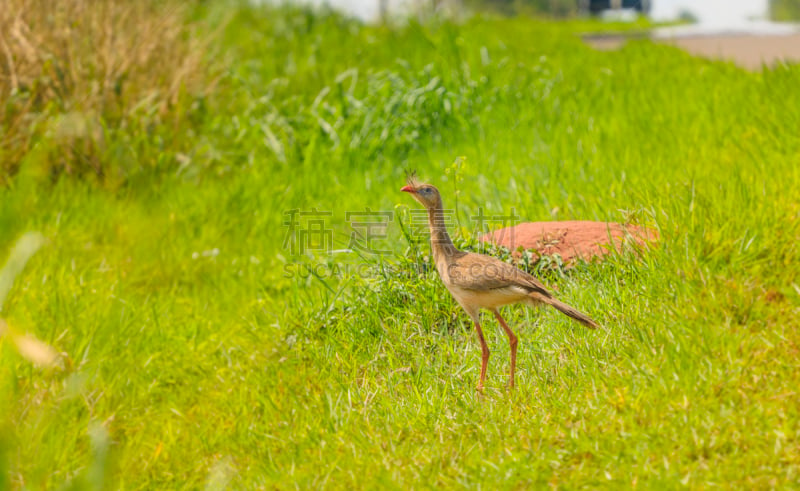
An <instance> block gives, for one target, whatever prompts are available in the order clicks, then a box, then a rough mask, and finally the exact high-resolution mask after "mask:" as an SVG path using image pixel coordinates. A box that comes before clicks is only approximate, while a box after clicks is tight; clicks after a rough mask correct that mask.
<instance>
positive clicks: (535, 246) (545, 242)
mask: <svg viewBox="0 0 800 491" xmlns="http://www.w3.org/2000/svg"><path fill="white" fill-rule="evenodd" d="M658 238H659V237H658V232H657V231H656V230H653V229H650V228H646V227H640V226H637V225H623V224H620V223H613V222H590V221H563V222H560V221H558V222H527V223H521V224H519V225H516V226H514V227H506V228H502V229H499V230H495V231H494V232H492V233H489V234H485V235H484V236H482V237H481V239H480V240H481V241H482V242H491V243H494V244H496V245H499V246H503V247H506V248H508V249H509V250H512V251H517V250H518V249H519V248H520V247H521V248H523V249H526V250H533V251H534V253H536V255H538V256H539V257H541V256H552V255H554V254H558V255H560V256H561V259H562V260H563V261H564V264H566V265H570V264H572V263H574V262H575V260H577V259H583V260H584V261H591V260H592V259H593V258H602V257H603V256H605V255H607V254H609V253H611V252H612V251H617V252H620V251H622V250H623V248H624V247H625V246H626V245H630V246H634V247H637V248H641V247H643V246H647V245H649V244H652V243H654V242H656V241H658Z"/></svg>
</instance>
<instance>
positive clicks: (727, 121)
mask: <svg viewBox="0 0 800 491" xmlns="http://www.w3.org/2000/svg"><path fill="white" fill-rule="evenodd" d="M9 1H11V0H9ZM70 1H71V2H73V3H80V1H81V0H70ZM143 4H147V5H158V3H155V2H154V3H148V2H143ZM224 7H225V6H224V5H222V6H220V5H219V4H215V3H213V2H211V3H201V4H199V5H198V6H194V5H193V6H192V7H191V8H186V9H180V10H174V11H170V13H169V15H170V17H167V19H169V20H170V22H171V23H167V22H166V21H165V22H163V23H160V24H158V26H160V27H158V28H159V29H164V28H166V27H164V26H167V27H169V28H170V29H172V28H174V29H177V31H176V33H175V34H174V35H172V36H169V37H163V39H164V40H165V41H164V42H165V43H166V42H167V41H169V42H170V43H171V44H170V49H169V50H161V48H162V47H163V46H161V47H159V46H155V47H152V49H151V50H150V51H148V53H149V55H148V56H141V57H137V58H136V59H137V60H139V61H138V63H141V67H142V68H141V71H130V72H127V71H120V72H119V74H118V75H114V77H116V78H114V79H113V80H112V82H110V83H105V82H103V81H102V79H100V78H99V77H103V76H106V81H108V80H109V78H108V76H107V74H108V73H116V72H113V70H105V71H104V70H92V69H90V68H91V67H90V66H89V65H87V64H84V65H81V67H79V68H80V69H85V70H87V72H86V74H85V75H80V76H78V75H75V79H74V80H73V81H72V82H71V83H70V84H67V83H66V82H64V87H70V88H71V90H72V92H67V91H65V90H61V89H59V88H58V87H59V86H58V85H53V87H54V88H53V90H50V91H49V92H42V94H44V95H41V94H40V95H41V97H40V98H38V99H37V98H34V97H32V96H31V97H28V96H26V94H28V95H30V94H33V93H34V92H35V90H38V89H36V88H37V87H38V88H41V87H49V86H48V85H47V84H48V83H51V82H52V81H53V80H58V79H57V78H53V77H50V76H49V75H48V73H50V72H47V70H50V69H51V68H52V66H58V64H57V61H56V62H52V63H55V65H53V64H52V63H51V64H47V63H43V64H42V65H41V66H42V67H44V68H42V71H41V73H40V72H37V71H36V70H37V68H36V67H34V66H33V65H31V66H32V67H33V68H30V71H29V73H31V74H32V75H31V77H34V78H33V79H32V80H34V79H35V80H38V82H36V84H34V83H31V84H28V85H27V86H26V87H28V89H26V88H25V87H23V85H22V84H21V83H20V84H18V85H19V87H18V88H17V90H16V92H13V94H14V96H13V97H11V96H9V94H11V93H12V92H11V91H10V89H9V90H8V91H7V92H4V93H3V97H5V100H4V101H3V104H5V112H4V113H3V114H4V115H3V116H0V118H3V119H0V130H2V131H3V132H4V137H3V139H0V143H1V144H2V145H3V146H2V148H0V157H2V158H3V159H4V162H3V165H2V166H0V168H2V169H4V172H5V174H4V176H5V184H4V187H3V188H2V190H0V193H2V199H1V200H0V231H1V232H2V233H1V234H0V239H2V240H0V249H1V250H2V254H0V256H1V257H2V258H0V264H1V263H2V262H3V261H4V260H5V259H4V258H5V256H6V255H7V254H8V253H9V251H11V249H12V247H13V246H14V243H15V242H16V240H17V239H18V238H19V237H20V236H22V235H23V233H25V232H28V231H38V232H40V233H41V234H43V236H44V237H45V243H44V245H43V246H42V248H41V249H40V250H39V251H38V252H37V253H36V254H35V255H33V257H32V258H31V259H30V260H29V261H28V263H27V264H26V265H25V268H24V269H23V270H22V271H21V272H20V273H19V274H18V275H17V277H16V279H15V282H14V286H13V288H12V289H11V291H10V292H9V294H8V296H7V298H6V299H5V302H3V303H2V311H0V317H2V318H4V319H5V321H6V322H7V323H8V326H10V328H11V329H13V331H14V332H15V333H17V334H18V335H19V334H21V333H30V334H31V335H34V336H36V337H37V338H38V339H39V340H41V341H43V342H44V343H47V344H48V345H50V346H52V347H53V348H54V349H55V350H57V351H58V352H59V353H61V359H60V360H59V361H58V362H57V363H56V366H53V367H39V366H36V365H34V364H32V363H31V362H30V361H29V360H28V359H26V358H25V357H24V356H20V353H18V350H17V349H16V348H15V344H14V343H13V342H9V340H10V339H12V338H11V337H10V335H6V336H5V337H3V338H0V428H2V429H1V430H0V489H4V488H11V489H23V488H24V489H104V488H113V489H116V488H119V489H196V488H202V487H205V488H206V489H221V488H223V487H226V486H227V487H230V488H231V489H291V488H300V489H309V488H314V489H316V488H329V489H353V488H370V489H374V488H385V489H409V488H423V489H425V488H437V489H439V488H462V487H466V488H481V489H525V488H534V487H535V488H538V487H544V486H553V487H563V488H580V487H592V488H600V487H609V488H627V487H641V488H645V489H652V488H655V489H662V488H667V489H670V488H678V487H692V488H706V487H712V486H721V487H741V488H772V487H791V486H792V485H796V483H797V481H798V479H800V414H798V413H799V412H800V391H798V387H800V315H798V314H800V279H798V273H800V245H799V244H800V193H799V192H798V189H800V132H798V128H800V92H799V91H797V90H796V88H797V86H798V84H799V83H800V66H798V65H780V66H777V67H775V68H774V69H770V70H761V71H755V72H751V71H745V70H743V69H740V68H738V67H736V66H734V65H733V64H730V63H723V62H714V61H707V60H701V59H698V58H694V57H692V56H690V55H688V54H686V53H685V52H683V51H681V50H679V49H677V48H674V47H670V46H664V45H658V44H654V43H651V42H649V41H645V40H640V41H632V42H630V43H629V44H628V45H626V46H625V47H624V48H623V49H621V50H619V51H613V52H598V51H594V50H592V49H591V48H590V47H588V46H586V45H584V44H583V43H582V42H581V41H580V39H579V38H578V37H577V36H576V35H575V33H576V32H578V31H580V30H581V29H585V28H586V26H585V22H581V23H570V22H560V23H554V22H545V21H541V20H533V19H526V18H516V19H497V18H481V17H476V18H473V19H471V20H467V21H464V22H463V23H453V22H449V21H444V20H437V19H431V20H428V21H425V22H424V23H418V22H410V23H407V24H403V25H398V26H365V25H362V24H360V23H358V22H355V21H352V20H348V19H346V18H342V17H340V16H338V15H335V14H332V13H329V12H317V13H311V12H308V11H304V10H295V9H288V8H281V9H268V8H252V7H229V6H228V7H226V8H224ZM154 8H155V7H154ZM134 14H136V15H134ZM126 15H127V17H126ZM137 15H140V16H146V15H152V13H149V12H148V11H146V10H144V11H142V12H139V11H135V12H133V14H125V15H121V16H120V17H119V18H120V19H126V18H127V19H130V22H127V23H125V25H126V26H129V27H127V28H128V29H130V30H132V31H131V32H129V33H128V36H129V37H128V38H126V39H128V40H129V41H130V42H131V43H134V44H131V45H130V46H128V48H129V50H127V51H125V53H124V54H126V55H127V54H130V56H134V55H135V54H136V53H137V52H136V49H137V48H138V47H140V46H139V45H136V44H135V43H136V41H135V40H136V39H143V38H139V37H137V36H136V35H135V34H136V28H137V27H136V26H137V25H139V24H137V22H139V21H140V20H141V18H140V17H137ZM176 16H177V17H176ZM56 18H57V17H56ZM65 18H68V16H67V17H65ZM109 18H112V17H109ZM86 25H90V23H88V22H87V23H86ZM170 26H173V27H170ZM181 26H184V27H181ZM73 27H74V26H73ZM101 27H102V26H101ZM101 27H98V29H99V30H98V32H104V31H102V29H101ZM147 28H148V29H150V28H152V26H150V27H147ZM153 29H155V28H153ZM9 32H10V31H9ZM20 32H25V31H20ZM54 32H55V31H54ZM59 32H61V31H59ZM151 38H152V37H151ZM69 39H73V40H74V39H75V37H72V38H69ZM148 39H150V38H148ZM131 40H132V41H131ZM10 42H11V41H9V42H8V43H7V44H9V43H10ZM44 42H45V41H42V43H44ZM68 42H71V41H67V44H64V45H65V46H69V44H68ZM181 43H185V44H181ZM61 44H63V43H61V42H60V41H59V42H53V45H55V46H57V45H61ZM9 45H10V44H9ZM11 46H12V47H13V45H11ZM42 46H44V44H42ZM76 46H78V47H80V46H84V45H82V44H80V43H78V44H76ZM109 46H111V47H110V48H109V49H110V50H111V51H109V52H110V53H112V54H113V53H119V51H115V48H113V46H112V45H110V44H109ZM181 50H183V51H181ZM190 53H191V55H192V58H191V59H190V58H189V57H188V56H189V55H188V54H190ZM87 56H88V55H87ZM108 56H109V57H111V55H108ZM107 58H108V57H107ZM111 58H113V57H111ZM111 58H108V59H111ZM38 59H42V60H44V59H50V58H46V57H40V58H38ZM54 59H55V60H58V58H54ZM104 59H105V58H104ZM174 60H180V61H181V63H177V62H174ZM101 61H102V60H101ZM65 63H68V61H65ZM19 66H22V65H19ZM37 66H38V65H37ZM98 66H99V65H98ZM120 66H121V65H120ZM48 67H51V68H48ZM87 67H89V68H87ZM187 67H188V68H187ZM75 70H76V71H75V72H74V73H78V72H77V70H78V68H76V69H75ZM178 70H183V71H182V72H180V73H177V72H176V71H178ZM8 73H9V72H8V71H7V70H6V71H4V72H0V74H4V78H3V79H0V80H5V81H6V82H8V80H10V77H9V75H8ZM37 73H38V74H39V75H37ZM54 73H55V72H54ZM58 73H62V72H58ZM63 73H67V74H68V73H69V72H68V71H63ZM137 73H139V74H140V76H136V74H137ZM104 74H106V75H104ZM15 76H16V77H17V78H18V79H19V78H20V77H22V72H21V71H19V70H17V71H16V72H15ZM36 77H39V78H36ZM91 77H98V80H100V81H99V82H97V83H94V82H92V81H93V80H95V79H93V78H91ZM81 80H84V81H85V83H87V84H90V82H91V83H92V84H94V85H91V84H90V85H91V87H94V88H95V89H96V88H97V87H105V88H106V89H107V90H106V89H103V90H100V91H98V90H99V89H97V90H95V89H92V90H89V89H87V90H86V91H85V93H84V92H81V91H79V90H77V89H80V88H81V86H80V85H79V84H80V81H81ZM37 84H38V85H37ZM20 87H21V88H20ZM31 87H32V88H31ZM0 88H2V87H0ZM26 90H29V91H30V92H25V91H26ZM76 94H77V95H76ZM81 94H89V95H81ZM98 94H99V95H98ZM48 97H49V99H47V98H48ZM48 101H50V102H48ZM48 128H50V129H48ZM53 128H55V129H53ZM15 132H16V133H15ZM98 135H101V136H98ZM461 157H464V158H463V159H462V158H461ZM407 169H416V170H417V172H418V173H419V175H420V176H421V177H422V178H423V179H426V180H429V181H430V182H432V183H434V184H436V185H437V186H439V188H440V189H441V190H442V193H443V196H444V199H445V206H447V207H449V208H452V209H453V210H455V212H456V213H455V214H454V220H453V224H452V227H451V233H452V234H453V235H455V236H457V237H458V241H459V243H461V244H466V245H467V246H470V247H476V246H475V241H474V239H475V230H474V220H472V219H471V217H473V216H475V215H477V214H478V213H479V212H481V211H482V212H483V213H486V214H489V215H491V216H504V215H507V214H509V213H511V209H512V208H513V209H514V212H515V213H516V214H517V215H519V216H520V217H521V219H522V220H525V221H535V220H608V221H619V222H629V223H637V224H644V225H648V226H652V227H655V228H657V229H658V231H659V232H660V235H661V241H660V243H659V245H658V247H656V248H653V249H650V250H648V251H646V252H645V253H643V254H641V255H638V256H637V255H636V254H628V253H626V254H616V255H613V256H612V257H611V258H610V259H609V260H608V261H605V262H602V263H591V264H580V265H578V266H577V267H575V268H572V269H569V270H564V269H562V268H560V267H558V265H557V261H555V263H556V264H555V266H553V264H554V262H552V261H551V262H548V263H547V264H539V265H533V266H531V267H532V269H533V270H534V271H536V272H537V274H538V275H539V276H540V277H541V278H542V280H543V281H544V282H545V283H546V284H548V285H550V286H551V287H552V288H554V289H555V290H557V291H558V295H559V296H560V297H561V298H562V299H563V300H565V301H567V302H568V303H570V304H573V305H575V306H577V307H579V308H580V309H581V310H583V311H586V312H587V313H589V314H590V315H592V316H593V317H594V318H595V319H597V320H598V321H599V322H600V323H601V324H602V325H603V329H602V330H598V331H589V330H586V329H583V328H582V327H581V326H578V325H576V324H573V323H571V322H570V321H569V319H567V318H566V317H564V316H560V315H559V314H558V313H557V312H554V311H551V310H542V311H533V310H525V309H523V308H521V307H520V308H517V307H513V308H507V309H506V310H505V311H504V313H505V316H506V319H507V320H508V321H509V323H510V325H511V326H512V327H514V328H515V329H516V331H517V334H518V335H519V337H520V348H519V360H518V373H517V388H516V389H515V390H513V391H510V390H508V389H506V388H505V383H506V374H507V369H508V362H509V353H508V343H507V339H506V337H505V335H504V334H503V332H502V330H501V329H500V328H499V327H498V326H497V325H496V323H495V322H494V320H493V319H491V315H488V314H487V315H486V316H485V318H484V323H485V331H486V332H487V335H488V342H489V345H490V348H491V349H492V358H491V360H490V364H489V376H488V379H487V389H486V390H485V391H484V392H483V393H478V392H476V390H475V386H476V383H477V379H478V371H479V367H480V348H479V345H478V343H477V340H476V337H475V333H474V330H473V328H472V326H471V323H470V322H469V319H468V317H467V316H466V315H465V314H464V313H463V312H462V311H461V310H460V308H459V307H458V306H457V305H456V304H455V303H454V301H453V300H452V299H451V298H450V297H449V295H448V293H447V291H446V290H445V289H444V287H443V286H442V284H441V282H440V281H439V279H438V278H437V277H436V275H435V273H434V272H431V271H430V270H428V269H426V268H415V267H413V265H414V264H419V263H423V264H424V263H425V261H426V259H427V255H428V246H427V244H426V243H425V242H424V241H416V240H414V237H413V236H411V237H409V236H408V235H407V234H406V233H404V228H405V230H406V231H409V230H411V228H412V225H413V221H414V212H413V210H416V209H417V208H418V206H417V205H416V203H414V202H412V200H410V199H409V197H408V196H407V195H405V194H404V193H401V192H399V188H400V187H401V186H402V185H403V184H404V175H405V174H404V173H405V170H407ZM292 210H297V212H296V213H297V214H293V212H292ZM367 210H370V211H371V212H390V214H389V213H387V214H384V215H380V217H382V218H380V220H385V221H386V223H387V226H386V233H385V236H384V234H377V235H376V236H374V237H373V239H374V241H373V243H372V245H373V246H374V247H371V248H372V249H379V250H383V251H385V253H384V254H374V253H372V252H374V250H373V251H372V252H370V251H363V250H361V251H355V252H347V251H346V249H348V248H350V249H352V248H353V246H354V243H353V241H352V240H351V239H352V234H353V232H354V231H358V230H360V231H362V232H364V230H365V229H363V228H361V229H359V228H358V227H363V223H364V222H363V221H362V222H357V221H356V218H354V217H359V216H361V217H362V218H363V215H353V214H352V213H357V212H366V211H367ZM348 212H351V214H350V215H348ZM327 213H329V214H327ZM295 219H298V220H301V219H302V220H306V221H299V222H295ZM315 220H316V222H315ZM319 222H322V223H323V225H324V228H323V229H322V230H323V232H328V231H329V232H330V235H329V237H330V242H328V243H322V242H313V241H312V242H308V243H303V242H302V240H304V237H307V236H306V235H300V234H299V232H303V231H309V230H312V229H313V227H314V226H316V225H314V224H315V223H319ZM295 225H297V227H295ZM378 228H379V229H380V227H378ZM379 231H380V230H379ZM319 237H322V238H323V239H324V238H327V237H328V235H326V234H325V233H323V234H322V235H320V236H319ZM328 247H329V248H330V252H328V251H327V249H328ZM0 286H2V285H0ZM0 291H2V288H0ZM22 354H23V355H24V354H25V352H24V350H23V353H22Z"/></svg>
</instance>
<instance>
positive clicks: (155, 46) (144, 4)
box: [0, 0, 208, 179]
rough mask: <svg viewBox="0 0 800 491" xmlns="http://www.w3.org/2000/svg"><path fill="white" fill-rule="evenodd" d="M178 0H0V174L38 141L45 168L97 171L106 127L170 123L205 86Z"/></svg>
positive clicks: (199, 41)
mask: <svg viewBox="0 0 800 491" xmlns="http://www.w3.org/2000/svg"><path fill="white" fill-rule="evenodd" d="M186 9H187V6H186V2H183V3H179V2H175V1H166V2H164V1H156V0H143V1H119V0H116V1H115V0H59V1H58V2H52V1H51V0H0V100H2V101H4V102H3V103H2V104H3V107H2V113H0V114H2V116H0V176H2V177H3V178H6V179H7V178H8V177H9V176H10V175H13V174H14V173H15V172H16V171H17V170H18V168H19V166H20V164H21V162H23V160H24V159H25V157H26V155H29V153H30V151H31V150H32V148H33V147H34V145H35V144H36V143H38V142H44V143H45V144H44V145H43V147H44V148H46V149H47V150H46V154H45V161H46V164H45V165H46V166H47V168H48V170H49V171H50V172H56V173H61V172H66V173H70V174H85V173H87V172H88V173H92V174H95V175H97V176H99V177H101V178H102V177H103V176H104V174H106V173H107V171H108V169H106V168H105V166H104V152H105V151H106V150H107V141H108V133H109V132H110V131H115V130H120V129H122V130H127V131H133V130H137V129H145V130H146V129H152V127H153V125H156V126H158V125H175V124H177V123H178V122H179V120H180V118H182V117H183V111H181V110H180V107H179V106H180V105H179V100H180V99H181V97H183V95H184V94H190V95H197V94H202V93H204V92H205V91H207V90H208V85H207V82H206V80H207V77H206V74H207V70H206V69H205V68H204V63H203V61H204V58H205V55H206V47H207V43H206V41H204V40H203V39H204V37H203V36H195V35H192V31H193V30H194V29H196V27H197V26H195V25H193V24H191V23H190V22H188V21H187V15H186V14H187V12H186Z"/></svg>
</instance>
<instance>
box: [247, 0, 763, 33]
mask: <svg viewBox="0 0 800 491" xmlns="http://www.w3.org/2000/svg"><path fill="white" fill-rule="evenodd" d="M253 1H256V2H258V1H269V0H253ZM293 1H297V2H298V3H310V4H313V5H322V4H325V3H327V4H328V5H330V6H332V7H334V8H337V9H340V10H343V11H345V12H347V13H349V14H350V15H353V16H355V17H359V18H361V19H365V20H372V19H375V18H377V16H378V0H293ZM413 1H414V0H389V5H390V9H395V8H396V7H398V6H400V5H402V4H404V3H405V4H407V3H409V2H413ZM768 1H769V0H651V2H652V9H651V11H650V14H651V16H652V17H653V19H655V20H670V19H675V18H677V17H678V15H679V14H680V13H681V11H684V10H686V11H690V12H692V13H693V14H694V15H695V17H697V18H698V19H699V20H700V23H701V24H705V25H709V26H715V27H726V26H737V25H740V24H743V23H745V22H746V21H748V20H751V19H766V18H767V8H768V7H767V5H768Z"/></svg>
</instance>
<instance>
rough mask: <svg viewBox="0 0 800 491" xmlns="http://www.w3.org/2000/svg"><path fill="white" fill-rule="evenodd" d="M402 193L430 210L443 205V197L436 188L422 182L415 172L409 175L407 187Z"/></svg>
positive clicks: (404, 187)
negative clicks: (407, 194)
mask: <svg viewBox="0 0 800 491" xmlns="http://www.w3.org/2000/svg"><path fill="white" fill-rule="evenodd" d="M400 191H403V192H405V193H409V194H411V197H412V198H414V199H415V200H417V201H419V203H420V204H421V205H422V206H424V207H425V208H427V209H429V210H431V209H436V208H437V207H439V206H441V204H442V197H441V195H439V190H438V189H436V186H433V185H431V184H426V183H424V182H420V181H419V180H417V176H416V174H414V173H413V172H412V173H410V174H408V177H406V185H405V186H403V187H402V188H401V189H400Z"/></svg>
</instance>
